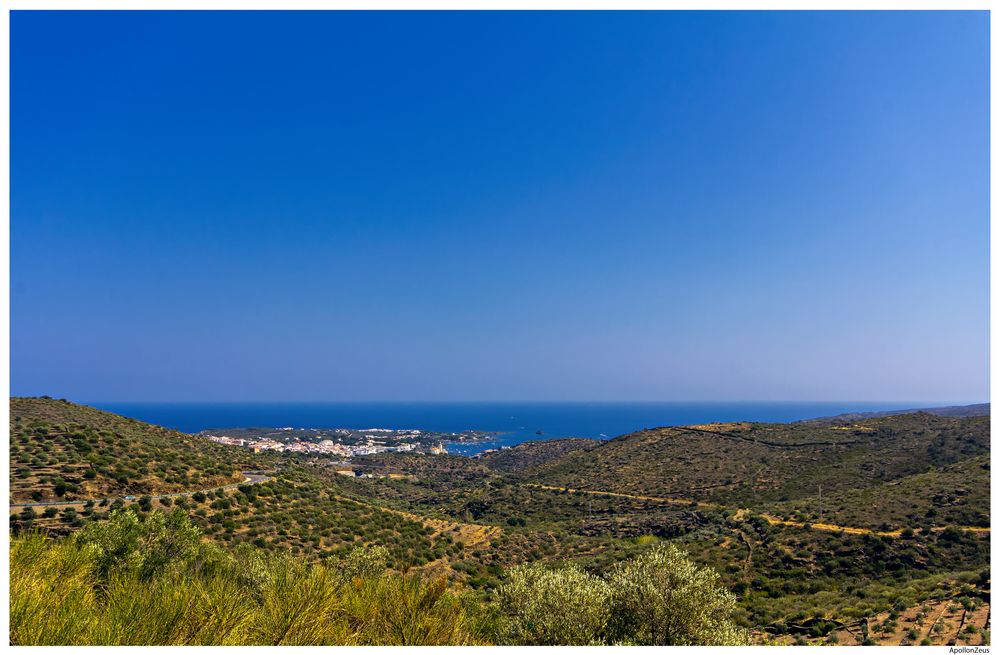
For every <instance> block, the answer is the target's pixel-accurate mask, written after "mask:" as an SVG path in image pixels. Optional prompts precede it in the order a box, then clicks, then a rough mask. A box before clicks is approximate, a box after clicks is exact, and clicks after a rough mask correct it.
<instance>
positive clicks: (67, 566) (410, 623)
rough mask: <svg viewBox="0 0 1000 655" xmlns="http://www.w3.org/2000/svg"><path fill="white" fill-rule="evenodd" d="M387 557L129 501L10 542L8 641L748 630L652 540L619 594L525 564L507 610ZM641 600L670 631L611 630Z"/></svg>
mask: <svg viewBox="0 0 1000 655" xmlns="http://www.w3.org/2000/svg"><path fill="white" fill-rule="evenodd" d="M387 556H388V552H387V551H386V550H385V549H384V548H381V547H367V548H366V547H359V548H356V549H354V550H352V551H351V552H350V553H348V554H347V555H345V556H343V557H338V558H328V559H326V560H325V561H324V562H323V563H308V562H306V561H304V560H302V559H300V558H294V557H291V556H288V555H277V556H276V555H265V554H262V553H261V552H260V551H257V550H254V549H251V548H246V547H241V548H237V549H235V550H233V551H227V550H224V549H222V548H220V547H218V546H216V545H214V544H212V543H210V542H207V541H204V540H202V539H201V538H200V535H199V531H198V529H197V527H196V526H194V525H193V524H192V523H190V522H189V521H188V519H187V518H186V516H185V515H184V513H183V511H181V510H176V509H175V510H174V511H173V512H171V513H170V514H164V513H162V512H159V511H157V512H153V513H151V514H149V515H148V516H146V517H145V519H144V520H143V519H142V518H141V517H140V516H139V515H137V514H136V513H135V512H133V511H132V510H130V509H127V510H120V511H116V512H114V513H113V514H112V515H111V517H110V519H109V520H108V521H106V522H102V523H93V524H91V525H88V526H87V527H85V528H84V529H83V530H81V531H79V532H77V533H76V534H75V535H74V536H72V537H68V538H65V539H62V540H60V541H53V540H52V539H51V538H49V537H46V536H44V535H42V534H41V533H38V532H31V533H24V534H21V535H19V536H17V537H15V538H14V539H13V540H12V542H11V551H10V570H11V584H10V589H11V602H10V635H11V643H12V644H14V645H24V644H33V645H140V644H147V645H149V644H155V645H181V644H184V645H188V644H200V645H345V644H351V645H392V644H398V645H454V644H477V643H491V642H492V643H509V644H522V643H574V641H575V640H576V639H577V637H576V636H575V635H576V632H575V631H574V628H575V626H577V625H580V624H579V623H574V624H569V623H568V622H566V619H568V618H570V616H571V614H570V612H568V611H567V610H569V609H574V610H577V611H578V612H579V613H580V614H581V615H583V616H585V617H587V618H586V619H585V623H587V625H588V627H590V625H589V624H593V629H594V632H593V633H588V634H590V636H592V637H593V640H594V641H597V640H598V639H599V638H601V637H602V636H603V634H604V632H605V631H609V632H608V634H609V635H615V636H616V637H617V638H619V639H620V640H622V641H628V642H634V643H730V642H732V641H734V640H739V639H744V640H745V636H740V633H739V632H738V631H737V630H735V629H734V628H732V626H731V625H730V624H729V623H728V613H729V612H730V611H731V609H732V599H731V597H730V596H728V594H727V592H725V591H724V590H721V589H719V588H718V587H717V584H716V579H715V578H714V576H712V575H711V574H710V573H708V572H706V571H704V570H698V569H696V568H695V567H693V566H692V565H691V564H690V563H689V562H688V561H687V560H686V559H685V558H684V556H683V555H682V554H681V553H680V552H679V551H676V550H670V551H660V550H654V551H651V552H650V553H649V554H647V556H646V557H644V558H642V559H640V560H637V561H635V562H632V563H629V564H625V565H623V566H622V567H621V569H620V570H619V571H617V572H616V575H615V577H614V578H612V579H611V580H609V582H607V583H604V582H599V583H598V584H600V585H602V586H601V587H600V588H601V589H604V588H607V589H609V590H610V591H609V592H608V593H602V594H597V595H595V594H592V593H590V589H591V588H592V586H593V584H594V579H593V578H590V577H589V576H587V575H585V574H582V573H579V572H576V575H575V576H573V575H570V576H567V575H566V574H565V573H562V574H559V573H555V574H551V575H549V576H546V574H545V573H542V574H541V576H539V575H532V574H527V575H526V574H525V572H524V570H516V571H514V572H513V573H512V575H511V582H510V583H509V584H508V585H506V586H505V587H504V588H503V592H502V596H503V599H504V600H503V602H502V604H501V606H500V608H499V609H497V608H491V607H484V606H483V605H482V604H480V603H479V602H478V601H477V600H476V599H475V598H474V597H472V596H471V595H469V594H468V593H463V592H460V591H457V590H455V589H453V588H452V587H451V586H450V585H449V584H448V583H447V581H446V580H445V579H444V578H441V577H438V578H431V579H428V578H424V577H421V576H419V575H418V574H415V573H410V574H393V573H390V572H389V571H388V569H387V568H386V559H387ZM531 571H533V572H537V569H532V570H531ZM570 571H572V569H570ZM549 580H551V581H553V582H554V584H549V583H548V582H545V581H549ZM636 594H640V595H638V596H637V595H636ZM642 594H647V595H646V596H641V595H642ZM649 594H651V595H649ZM640 597H642V600H643V606H644V607H648V605H649V603H653V604H654V605H656V607H657V610H656V614H655V616H657V617H662V616H668V617H675V618H674V620H673V622H672V623H671V625H672V626H674V629H673V630H672V631H671V632H670V633H669V634H667V633H663V634H655V633H652V632H650V629H651V628H653V626H651V625H650V624H649V623H648V621H649V619H650V617H652V616H654V615H650V614H648V613H647V614H643V615H641V616H638V615H637V616H635V617H632V618H629V619H628V620H627V621H619V622H618V623H616V624H615V625H614V629H613V631H611V630H612V628H611V627H610V626H611V622H610V618H611V616H612V614H611V613H609V611H608V606H607V605H606V601H607V600H608V599H609V598H615V599H617V598H620V599H621V600H620V601H619V605H618V606H616V607H615V608H614V612H613V613H614V616H616V617H618V618H622V617H626V618H627V617H629V616H630V613H631V612H633V611H634V609H633V607H634V606H633V604H632V603H634V602H635V600H637V599H639V598H640ZM698 598H702V599H706V598H707V599H708V603H707V606H708V609H707V610H705V611H697V610H695V605H696V604H697V603H696V602H695V601H696V599H698ZM557 599H560V600H568V601H572V602H573V605H572V607H571V608H567V607H559V608H558V616H559V619H558V620H557V621H550V622H548V623H546V626H547V627H546V628H544V629H542V630H541V631H540V630H539V629H538V628H537V627H536V626H535V619H536V617H537V616H538V615H539V613H540V612H541V613H543V614H544V612H545V607H546V606H548V607H549V610H550V611H551V610H552V609H554V608H553V607H552V605H551V603H552V601H554V600H557ZM715 599H719V600H715ZM693 610H695V611H693ZM559 620H561V621H563V622H564V623H563V624H561V625H560V624H558V621H559ZM606 626H607V627H606ZM665 639H671V640H673V641H665Z"/></svg>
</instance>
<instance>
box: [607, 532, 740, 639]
mask: <svg viewBox="0 0 1000 655" xmlns="http://www.w3.org/2000/svg"><path fill="white" fill-rule="evenodd" d="M608 583H609V585H610V588H611V603H610V604H611V617H612V618H611V624H610V626H609V633H610V639H611V641H612V642H614V643H622V644H644V645H656V646H700V645H727V646H735V645H743V644H748V643H749V635H748V634H747V632H746V631H745V630H742V629H740V628H739V627H737V626H736V624H735V623H734V622H733V620H732V616H733V612H734V610H735V609H736V597H735V596H733V594H732V593H730V592H729V590H727V589H725V588H724V587H723V586H722V585H720V584H719V574H718V573H717V572H716V571H714V570H713V569H711V568H708V567H698V566H696V565H695V564H694V563H693V562H691V560H689V559H688V557H687V554H686V553H684V551H682V550H680V549H679V548H677V547H676V546H674V545H673V544H668V545H663V544H658V545H656V546H654V547H652V548H650V549H649V550H647V551H646V552H645V553H643V554H642V555H640V556H638V557H636V558H635V559H633V560H631V561H628V562H624V563H620V564H618V565H616V566H615V568H614V569H613V570H612V572H611V574H610V575H609V577H608Z"/></svg>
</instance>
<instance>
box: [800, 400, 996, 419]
mask: <svg viewBox="0 0 1000 655" xmlns="http://www.w3.org/2000/svg"><path fill="white" fill-rule="evenodd" d="M917 412H923V413H924V414H933V415H935V416H989V415H990V404H989V403H979V404H976V405H950V406H948V407H925V408H922V409H897V410H893V411H888V412H848V413H846V414H837V415H836V416H821V417H818V418H810V419H806V420H804V421H798V423H841V422H850V421H860V420H861V419H866V418H878V417H881V416H899V415H900V414H915V413H917Z"/></svg>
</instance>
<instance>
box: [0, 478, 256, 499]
mask: <svg viewBox="0 0 1000 655" xmlns="http://www.w3.org/2000/svg"><path fill="white" fill-rule="evenodd" d="M270 473H274V471H270ZM242 474H243V481H242V482H233V483H232V484H227V485H223V486H221V487H212V488H211V489H195V490H194V491H178V492H175V493H171V494H158V495H156V496H152V495H151V496H149V497H150V499H152V500H157V499H159V498H179V497H181V496H193V495H194V494H196V493H198V492H199V491H200V492H201V493H203V494H207V493H213V492H216V491H225V490H227V489H235V488H237V487H242V486H243V485H245V484H260V483H262V482H269V481H271V480H273V479H274V478H272V477H271V476H270V475H268V474H267V473H266V472H264V471H242ZM145 495H146V494H141V495H140V496H114V497H110V498H80V499H78V500H52V501H42V502H37V503H11V504H10V506H11V507H65V506H67V505H86V504H87V503H91V502H93V503H102V502H104V501H107V502H109V503H111V502H114V501H116V500H123V501H134V500H138V499H139V498H141V497H142V496H145Z"/></svg>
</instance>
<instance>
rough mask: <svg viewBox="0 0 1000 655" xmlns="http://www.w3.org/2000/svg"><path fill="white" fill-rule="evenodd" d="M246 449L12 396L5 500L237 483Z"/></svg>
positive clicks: (57, 403)
mask: <svg viewBox="0 0 1000 655" xmlns="http://www.w3.org/2000/svg"><path fill="white" fill-rule="evenodd" d="M252 462H253V458H251V457H249V456H248V454H247V453H245V452H240V451H233V450H231V449H227V448H225V447H223V446H219V445H217V444H214V443H212V442H210V441H208V440H206V439H201V438H198V437H194V436H191V435H188V434H182V433H180V432H176V431H174V430H168V429H166V428H162V427H158V426H154V425H149V424H147V423H142V422H140V421H136V420H133V419H129V418H125V417H122V416H118V415H115V414H111V413H109V412H103V411H100V410H97V409H94V408H92V407H87V406H84V405H77V404H74V403H71V402H68V401H65V400H54V399H51V398H11V401H10V469H11V487H10V491H11V498H12V500H13V501H15V502H30V501H44V500H74V499H88V498H104V497H111V496H124V495H135V496H139V495H143V494H158V493H170V492H177V491H186V490H189V489H203V488H211V487H217V486H222V485H225V484H231V483H233V482H240V481H241V480H242V479H243V478H242V476H241V475H240V471H241V470H242V469H243V468H244V467H246V468H252V467H253V463H252Z"/></svg>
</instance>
